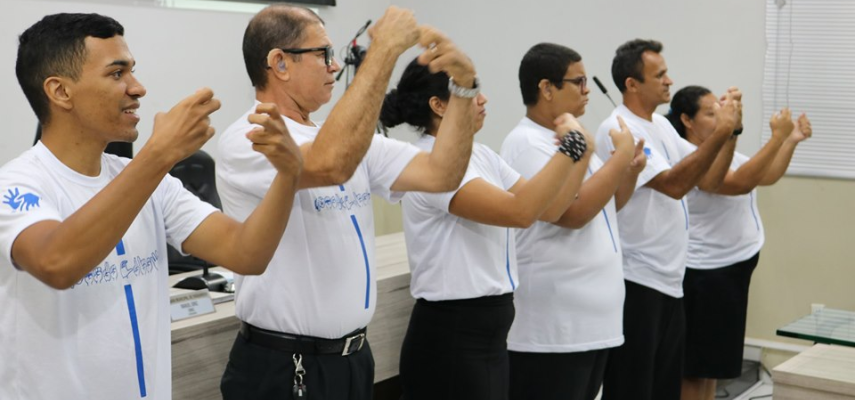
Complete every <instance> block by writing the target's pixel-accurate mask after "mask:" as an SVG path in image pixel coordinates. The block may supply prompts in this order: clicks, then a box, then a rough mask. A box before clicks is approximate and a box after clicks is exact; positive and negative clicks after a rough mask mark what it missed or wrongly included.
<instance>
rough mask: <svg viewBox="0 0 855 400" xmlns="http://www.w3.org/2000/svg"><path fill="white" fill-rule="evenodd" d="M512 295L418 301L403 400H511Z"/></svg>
mask: <svg viewBox="0 0 855 400" xmlns="http://www.w3.org/2000/svg"><path fill="white" fill-rule="evenodd" d="M513 320H514V302H513V295H512V294H510V293H508V294H505V295H501V296H490V297H481V298H477V299H467V300H450V301H438V302H430V301H425V300H423V299H419V300H418V301H416V305H415V307H413V314H412V316H411V317H410V326H409V328H408V329H407V335H406V336H405V337H404V345H403V348H402V349H401V384H402V386H403V393H404V395H403V399H404V400H507V398H508V351H507V348H508V345H507V339H508V331H509V330H510V328H511V323H512V322H513Z"/></svg>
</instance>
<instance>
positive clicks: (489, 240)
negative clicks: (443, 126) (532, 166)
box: [402, 135, 520, 301]
mask: <svg viewBox="0 0 855 400" xmlns="http://www.w3.org/2000/svg"><path fill="white" fill-rule="evenodd" d="M434 141H435V139H434V137H433V136H429V135H425V136H422V138H421V139H419V140H418V141H417V142H416V146H418V147H419V148H421V149H423V150H428V151H429V150H430V149H432V148H433V145H434ZM479 178H480V179H483V180H485V181H487V183H490V184H491V185H493V186H496V187H498V188H501V189H502V190H508V189H510V188H511V186H513V185H514V184H515V183H516V182H517V181H518V180H519V178H520V175H519V174H518V173H517V172H516V171H514V170H512V169H511V168H510V167H509V166H508V165H507V164H506V163H505V162H504V160H502V159H501V158H500V157H499V155H498V154H496V152H495V151H493V150H491V149H490V148H489V147H487V146H485V145H483V144H480V143H474V144H473V147H472V156H471V157H470V159H469V166H468V167H467V168H466V175H464V177H463V181H462V182H461V183H460V186H459V187H458V189H457V190H454V191H451V192H445V193H422V192H409V193H407V194H406V195H405V196H404V200H403V202H402V203H403V210H404V211H403V214H404V237H405V238H406V241H407V255H408V257H409V259H410V270H411V271H412V279H411V281H410V293H412V295H413V297H415V298H417V299H425V300H429V301H440V300H457V299H473V298H478V297H484V296H496V295H501V294H505V293H510V292H512V291H514V289H515V288H516V285H517V282H518V281H519V280H518V278H517V262H516V260H517V257H516V246H515V245H514V235H513V233H512V232H510V229H509V228H505V227H500V226H493V225H485V224H479V223H477V222H474V221H470V220H468V219H465V218H461V217H458V216H456V215H453V214H451V213H449V212H448V205H449V203H451V200H452V198H454V195H455V194H457V191H458V190H460V188H462V187H463V185H466V184H467V183H469V182H470V181H472V180H473V179H479Z"/></svg>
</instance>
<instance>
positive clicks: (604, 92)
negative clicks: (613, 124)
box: [593, 76, 617, 107]
mask: <svg viewBox="0 0 855 400" xmlns="http://www.w3.org/2000/svg"><path fill="white" fill-rule="evenodd" d="M593 78H594V83H596V84H597V87H598V88H600V91H601V92H603V94H604V95H606V98H608V99H609V101H610V102H612V105H613V106H615V107H617V104H615V101H614V100H612V96H609V92H608V91H607V90H606V87H605V86H604V85H603V83H602V82H600V80H599V79H598V78H597V77H596V76H595V77H593Z"/></svg>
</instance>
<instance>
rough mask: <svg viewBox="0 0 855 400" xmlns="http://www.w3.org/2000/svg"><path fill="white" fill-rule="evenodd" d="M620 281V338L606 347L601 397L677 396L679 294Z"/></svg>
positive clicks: (659, 399) (660, 399) (645, 399)
mask: <svg viewBox="0 0 855 400" xmlns="http://www.w3.org/2000/svg"><path fill="white" fill-rule="evenodd" d="M624 282H625V283H626V300H625V301H624V307H623V331H624V339H625V341H624V344H623V346H621V347H617V348H614V349H612V350H611V352H610V353H609V360H608V362H607V363H606V376H605V379H604V382H603V400H679V399H680V386H681V383H682V379H683V348H684V346H685V345H684V340H685V330H686V315H685V313H684V311H683V299H682V298H680V299H676V298H673V297H671V296H667V295H665V294H662V293H661V292H659V291H657V290H654V289H651V288H649V287H646V286H642V285H639V284H637V283H634V282H630V281H624Z"/></svg>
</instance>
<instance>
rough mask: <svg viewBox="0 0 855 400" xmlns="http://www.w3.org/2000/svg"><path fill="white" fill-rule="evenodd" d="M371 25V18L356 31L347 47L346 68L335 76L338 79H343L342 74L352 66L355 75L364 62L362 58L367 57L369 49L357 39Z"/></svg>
mask: <svg viewBox="0 0 855 400" xmlns="http://www.w3.org/2000/svg"><path fill="white" fill-rule="evenodd" d="M369 25H371V20H370V19H369V20H368V22H366V23H365V25H363V26H362V28H359V30H358V31H356V35H355V36H353V39H352V40H351V41H350V43H349V44H348V45H347V47H346V48H345V54H344V56H345V57H344V68H342V69H341V71H339V73H338V75H336V77H335V80H336V81H338V80H339V79H341V75H342V74H344V72H345V71H346V70H347V69H348V67H350V66H353V70H354V75H355V74H356V70H358V69H359V65H360V64H362V60H363V59H365V53H366V52H367V51H368V50H367V49H366V48H365V47H362V46H360V45H358V44H356V39H358V38H359V37H360V36H362V34H363V33H365V31H366V30H367V29H368V26H369ZM349 77H350V74H348V79H350V78H349Z"/></svg>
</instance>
